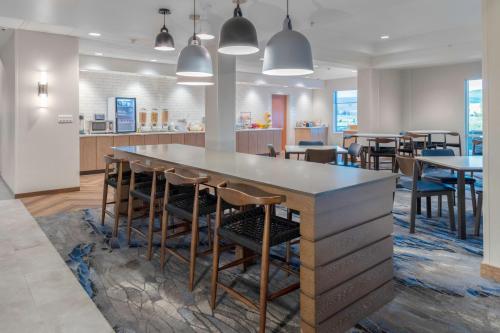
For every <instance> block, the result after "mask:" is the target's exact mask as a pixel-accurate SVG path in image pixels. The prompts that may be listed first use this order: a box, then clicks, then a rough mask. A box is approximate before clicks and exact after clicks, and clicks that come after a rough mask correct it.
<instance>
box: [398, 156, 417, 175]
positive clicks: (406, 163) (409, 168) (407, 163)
mask: <svg viewBox="0 0 500 333" xmlns="http://www.w3.org/2000/svg"><path fill="white" fill-rule="evenodd" d="M414 168H415V159H414V158H413V157H405V156H396V169H399V170H400V171H401V173H402V174H403V175H405V176H408V177H413V172H414Z"/></svg>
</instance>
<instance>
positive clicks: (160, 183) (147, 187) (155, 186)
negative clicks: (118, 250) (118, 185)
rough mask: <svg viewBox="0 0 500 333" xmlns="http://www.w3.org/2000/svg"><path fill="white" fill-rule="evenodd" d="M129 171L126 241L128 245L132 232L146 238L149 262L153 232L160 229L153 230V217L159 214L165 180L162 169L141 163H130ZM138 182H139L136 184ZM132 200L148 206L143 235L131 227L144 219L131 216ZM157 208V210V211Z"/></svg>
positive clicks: (151, 253)
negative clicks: (137, 219)
mask: <svg viewBox="0 0 500 333" xmlns="http://www.w3.org/2000/svg"><path fill="white" fill-rule="evenodd" d="M130 170H131V171H132V175H131V178H130V189H129V196H128V214H127V241H128V243H129V244H130V240H131V237H132V231H134V232H135V233H137V234H138V235H140V236H142V237H144V238H146V240H147V242H148V250H147V255H146V258H147V260H151V257H152V256H153V236H154V233H155V232H159V231H160V229H158V230H154V221H155V216H156V215H159V214H160V213H161V201H162V200H163V196H164V191H165V178H164V176H163V173H164V171H165V168H164V167H161V166H150V165H146V164H143V163H142V162H130ZM138 180H140V181H139V182H138ZM134 199H135V200H137V199H138V200H141V201H142V202H143V204H146V205H149V222H148V233H147V235H146V234H144V233H143V232H142V231H141V230H140V229H139V228H137V227H134V226H133V225H132V220H133V219H136V218H139V217H144V215H140V216H135V217H133V216H132V212H133V210H134ZM157 208H158V209H157Z"/></svg>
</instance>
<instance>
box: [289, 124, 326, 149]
mask: <svg viewBox="0 0 500 333" xmlns="http://www.w3.org/2000/svg"><path fill="white" fill-rule="evenodd" d="M299 141H322V142H323V143H324V144H325V145H327V144H328V127H304V128H295V144H298V143H299Z"/></svg>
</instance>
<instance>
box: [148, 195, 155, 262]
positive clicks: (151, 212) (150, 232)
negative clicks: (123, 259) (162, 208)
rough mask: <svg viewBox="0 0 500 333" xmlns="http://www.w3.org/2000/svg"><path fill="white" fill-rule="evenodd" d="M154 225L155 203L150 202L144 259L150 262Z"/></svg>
mask: <svg viewBox="0 0 500 333" xmlns="http://www.w3.org/2000/svg"><path fill="white" fill-rule="evenodd" d="M154 225H155V202H154V200H151V202H150V204H149V224H148V253H147V256H146V258H147V259H148V260H151V258H152V257H153V231H154Z"/></svg>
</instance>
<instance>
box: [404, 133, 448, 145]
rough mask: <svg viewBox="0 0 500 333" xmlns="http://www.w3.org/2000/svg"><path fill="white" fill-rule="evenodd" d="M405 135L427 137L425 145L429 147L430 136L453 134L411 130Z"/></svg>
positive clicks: (430, 142)
mask: <svg viewBox="0 0 500 333" xmlns="http://www.w3.org/2000/svg"><path fill="white" fill-rule="evenodd" d="M407 133H410V134H415V135H427V145H428V146H430V145H431V144H432V136H433V135H444V136H446V135H447V134H450V133H453V132H452V131H448V130H411V131H407Z"/></svg>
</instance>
